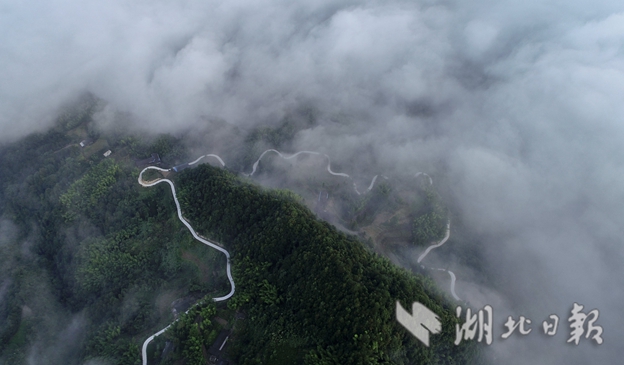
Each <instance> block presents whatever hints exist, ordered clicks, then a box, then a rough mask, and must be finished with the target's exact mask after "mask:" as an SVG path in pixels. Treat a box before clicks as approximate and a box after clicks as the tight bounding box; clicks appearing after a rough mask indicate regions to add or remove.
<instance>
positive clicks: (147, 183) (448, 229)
mask: <svg viewBox="0 0 624 365" xmlns="http://www.w3.org/2000/svg"><path fill="white" fill-rule="evenodd" d="M269 152H275V153H277V154H278V155H279V156H280V157H281V158H283V159H285V160H288V159H291V158H294V157H297V156H298V155H300V154H310V155H317V156H323V157H325V158H327V172H329V173H330V174H331V175H334V176H343V177H346V178H349V179H351V180H352V181H353V179H352V178H351V176H349V175H348V174H345V173H342V172H334V171H332V170H331V159H330V158H329V156H328V155H326V154H322V153H320V152H314V151H299V152H297V153H295V154H293V155H290V156H284V155H283V154H282V153H281V152H279V151H277V150H274V149H268V150H266V151H264V152H262V154H261V155H260V157H259V158H258V160H256V162H255V163H254V164H253V167H252V171H251V173H250V174H245V173H243V175H245V176H252V175H253V174H254V173H255V172H256V170H257V168H258V164H259V163H260V160H261V159H262V157H264V155H265V154H267V153H269ZM204 157H214V158H216V159H217V160H218V161H219V162H220V163H221V166H225V162H223V160H222V159H221V157H219V156H217V155H213V154H207V155H203V156H200V157H199V158H197V159H196V160H194V161H192V162H189V163H188V165H195V164H196V163H198V162H199V161H200V160H201V159H203V158H204ZM147 170H157V171H171V169H163V168H160V167H156V166H148V167H146V168H144V169H143V170H142V171H141V173H140V174H139V178H138V181H139V184H141V186H143V187H150V186H154V185H157V184H160V183H161V182H166V183H168V184H169V186H170V187H171V193H172V194H173V200H174V201H175V204H176V209H177V211H178V218H179V219H180V221H181V222H182V223H183V224H184V225H185V226H186V227H187V228H188V229H189V231H191V234H192V235H193V237H194V238H195V239H196V240H198V241H200V242H201V243H203V244H205V245H207V246H210V247H212V248H214V249H216V250H218V251H221V252H223V253H224V254H225V257H226V258H227V276H228V279H229V280H230V285H231V287H232V290H230V292H229V293H228V294H227V295H225V296H222V297H218V298H213V300H214V301H215V302H220V301H224V300H227V299H229V298H231V297H232V295H234V290H235V286H234V279H233V278H232V272H231V265H230V253H229V252H228V251H227V250H226V249H224V248H222V247H220V246H218V245H216V244H215V243H212V242H210V241H208V240H206V239H204V238H202V237H200V236H199V235H198V234H197V232H195V230H194V229H193V227H192V226H191V225H190V224H189V223H188V222H187V221H186V219H184V217H183V216H182V210H181V209H180V202H179V201H178V197H177V196H176V190H175V186H174V185H173V182H172V181H171V180H169V179H164V178H160V179H157V180H153V181H143V173H144V172H145V171H147ZM420 175H424V176H426V177H427V178H429V184H430V185H433V180H432V179H431V176H429V175H427V174H426V173H424V172H418V173H416V174H415V175H414V177H418V176H420ZM379 176H381V177H383V178H384V179H386V180H387V179H388V178H387V177H386V176H383V175H375V176H374V177H373V179H372V181H371V183H370V185H369V186H368V189H366V191H365V193H367V192H369V191H371V190H372V188H373V186H374V185H375V182H376V181H377V177H379ZM353 188H354V190H355V192H356V193H357V194H358V195H361V193H360V192H359V191H358V189H357V186H356V184H355V182H353ZM450 233H451V221H450V220H449V222H448V223H447V226H446V235H445V236H444V238H443V239H442V240H441V241H440V242H439V243H437V244H434V245H431V246H429V247H428V248H427V250H425V252H424V253H423V254H421V255H420V257H419V258H418V263H420V262H421V261H422V260H423V259H424V258H425V256H427V254H429V252H430V251H431V250H433V249H434V248H437V247H440V246H442V245H443V244H444V243H446V241H447V240H448V239H449V237H450ZM421 266H422V265H421ZM422 267H424V266H422ZM436 270H440V271H447V272H448V273H449V275H450V276H451V294H452V295H453V297H454V298H455V299H456V300H460V299H459V297H458V296H457V294H456V293H455V281H456V278H455V274H454V273H453V272H452V271H450V270H446V269H441V268H438V269H436ZM189 310H190V308H189ZM187 312H188V310H187ZM173 323H175V321H174V322H173ZM173 323H171V324H170V325H168V326H167V327H165V328H163V329H162V330H160V331H158V332H156V333H154V334H153V335H151V336H150V337H148V338H147V340H145V342H143V347H142V349H141V357H142V361H143V365H147V345H149V343H150V342H152V340H154V338H155V337H158V336H160V335H161V334H163V333H164V332H165V331H166V330H167V329H168V328H169V327H171V325H172V324H173Z"/></svg>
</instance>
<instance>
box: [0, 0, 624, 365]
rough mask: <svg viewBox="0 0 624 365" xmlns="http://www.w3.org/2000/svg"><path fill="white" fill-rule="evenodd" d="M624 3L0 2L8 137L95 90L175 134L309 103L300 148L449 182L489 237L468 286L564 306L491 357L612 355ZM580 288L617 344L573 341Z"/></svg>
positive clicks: (361, 174) (146, 124)
mask: <svg viewBox="0 0 624 365" xmlns="http://www.w3.org/2000/svg"><path fill="white" fill-rule="evenodd" d="M623 8H624V7H623V6H622V5H621V2H619V1H608V0H604V1H598V2H592V3H582V2H576V3H570V2H563V1H554V0H551V1H548V2H543V1H530V2H517V1H496V2H494V1H484V0H483V1H479V2H454V1H424V2H421V3H419V4H415V3H413V2H402V1H392V2H377V1H368V2H362V3H355V2H347V1H345V2H340V3H336V2H329V1H307V2H305V3H292V2H284V1H269V0H266V1H262V2H254V3H247V2H243V1H230V2H216V1H211V2H205V1H186V2H160V1H159V2H132V3H127V2H118V1H111V2H107V3H106V4H104V3H98V2H94V1H87V2H84V1H83V2H80V3H77V2H74V1H70V0H65V1H60V0H57V1H51V2H48V3H46V4H39V3H36V4H35V3H34V2H20V3H16V4H5V5H2V8H1V10H0V34H3V42H0V55H1V56H0V70H2V71H0V125H1V126H2V136H0V139H2V140H9V139H15V138H17V137H19V136H23V135H24V134H26V133H29V132H31V131H34V130H40V129H43V128H45V127H46V126H48V125H49V124H50V123H51V121H52V119H53V116H54V112H55V110H57V108H58V107H59V106H60V105H61V104H62V102H64V101H65V100H67V99H68V98H70V97H71V96H73V95H76V94H78V93H80V92H83V91H91V92H93V93H94V94H96V95H98V96H99V97H101V98H103V99H104V100H106V101H107V102H108V106H107V107H106V108H104V109H103V110H102V111H101V112H100V113H99V114H98V120H99V121H100V122H101V123H102V124H106V123H110V121H111V120H113V119H114V118H117V117H118V114H116V113H117V112H126V113H128V114H126V115H131V117H129V118H128V119H127V120H133V123H134V125H135V126H136V127H137V128H143V129H147V128H149V129H150V130H156V131H162V132H175V131H180V130H183V129H185V128H197V127H202V128H203V127H205V125H206V123H207V122H206V121H207V120H225V121H226V122H227V123H229V124H231V125H234V126H239V127H242V128H247V127H253V126H255V125H259V124H264V123H268V122H270V121H272V120H279V119H280V118H281V116H283V115H284V113H286V112H287V111H288V110H292V109H293V108H295V107H296V106H297V105H299V104H310V105H314V106H315V107H316V109H317V110H319V111H320V113H319V123H318V124H317V125H316V126H314V127H313V128H310V129H307V130H304V131H301V132H300V133H299V134H298V135H297V136H296V138H295V143H294V145H295V146H294V147H296V148H297V149H311V150H318V151H322V152H323V153H327V154H329V155H330V156H332V159H333V160H335V162H336V163H337V164H340V166H342V167H343V168H345V169H347V170H348V171H345V172H347V173H349V174H351V175H354V176H355V178H356V179H361V180H362V181H364V180H366V179H367V178H368V179H369V178H370V176H372V175H369V174H375V173H377V172H381V173H384V174H392V173H395V174H407V173H413V172H416V171H422V170H425V171H428V172H431V174H432V175H433V176H434V177H435V178H437V177H440V180H442V181H441V182H440V183H441V184H446V185H448V186H447V188H448V189H447V191H448V192H449V193H448V194H449V196H448V198H449V199H451V198H452V200H453V204H454V206H456V207H457V209H458V211H459V214H461V215H462V217H463V219H465V220H466V222H467V225H468V226H469V227H470V228H471V230H472V231H473V233H475V234H476V235H478V236H479V237H480V238H481V240H480V248H479V249H480V250H481V251H482V252H483V255H484V256H483V257H485V258H486V260H485V262H483V263H482V265H483V267H482V268H479V269H478V270H477V271H481V272H482V274H484V275H487V276H488V277H490V278H496V280H494V279H492V281H493V283H491V285H492V287H483V286H482V285H481V281H479V280H480V279H478V275H479V274H477V273H475V272H474V271H475V268H469V267H462V264H461V262H460V261H457V263H454V264H453V265H455V266H456V267H455V269H457V273H458V292H461V291H462V290H463V291H464V294H465V296H466V297H467V298H474V299H473V300H474V301H475V302H480V303H485V302H488V301H489V302H490V303H492V305H493V306H494V305H495V311H496V312H495V314H498V315H499V316H501V317H499V318H500V319H503V320H504V318H503V317H506V316H507V315H513V316H516V317H517V316H519V315H521V314H523V313H524V312H523V311H526V312H527V313H531V314H532V315H534V316H535V320H534V323H535V324H537V322H540V323H541V317H544V318H545V317H546V316H547V315H548V314H551V313H553V312H557V313H558V314H559V315H560V317H561V323H560V326H559V334H558V335H557V336H556V337H554V338H552V339H544V340H540V338H539V337H535V339H534V338H533V337H531V336H527V338H526V339H524V338H519V337H518V336H514V337H512V338H510V339H509V340H507V341H500V340H495V344H494V345H493V346H492V351H491V352H492V356H493V357H495V358H496V362H498V363H506V364H528V363H536V362H537V363H551V364H576V363H579V364H580V363H616V362H617V360H616V359H619V357H618V356H619V355H618V353H619V352H618V346H617V342H618V341H619V340H622V339H624V333H623V330H622V329H621V328H624V323H623V322H624V321H622V319H621V318H622V317H621V315H619V303H622V302H623V300H624V293H623V292H622V290H621V289H620V288H619V286H620V284H621V283H622V282H623V279H624V271H623V270H622V268H621V264H620V263H621V262H622V259H623V258H624V252H623V249H622V247H623V246H622V244H621V237H622V233H623V232H622V228H621V227H623V226H624V225H623V223H624V217H623V213H622V208H621V207H622V206H624V205H623V204H622V203H624V189H623V188H622V186H623V185H622V184H621V181H622V178H623V177H624V158H623V157H622V156H623V155H622V153H621V147H620V146H621V141H622V140H624V138H623V137H624V125H623V124H622V120H623V117H624V107H623V106H622V103H621V96H622V95H624V61H623V60H624V58H623V57H622V56H623V54H622V46H621V45H622V42H623V41H624V25H623V24H624V9H623ZM116 115H117V117H116ZM124 120H125V119H124ZM219 135H221V132H219ZM210 138H211V136H210V133H207V134H206V141H205V142H206V146H209V145H210V144H209V142H210ZM215 141H216V142H218V138H217V137H215ZM207 148H209V147H207ZM206 152H211V151H206ZM202 153H203V152H202ZM436 173H437V175H436ZM437 181H438V180H436V182H437ZM358 183H359V180H358ZM460 243H461V242H455V244H460ZM462 273H463V274H464V276H461V274H462ZM497 280H498V281H497ZM477 282H478V283H479V284H477ZM462 286H463V288H462ZM575 301H576V302H580V303H582V304H585V305H586V306H588V308H587V309H591V308H598V309H600V310H601V316H600V319H599V321H598V322H599V323H600V324H602V325H603V326H604V328H605V333H604V338H605V343H604V344H603V345H601V346H592V345H591V344H589V343H584V344H582V345H579V346H578V347H575V346H571V345H569V344H565V339H566V335H567V332H568V331H567V325H568V323H566V322H565V320H566V319H567V316H566V312H568V311H569V310H570V309H571V306H572V304H573V302H575ZM538 319H539V320H538ZM535 327H536V329H534V331H537V325H536V326H535ZM499 333H500V332H499ZM586 342H588V341H586ZM547 347H548V348H547Z"/></svg>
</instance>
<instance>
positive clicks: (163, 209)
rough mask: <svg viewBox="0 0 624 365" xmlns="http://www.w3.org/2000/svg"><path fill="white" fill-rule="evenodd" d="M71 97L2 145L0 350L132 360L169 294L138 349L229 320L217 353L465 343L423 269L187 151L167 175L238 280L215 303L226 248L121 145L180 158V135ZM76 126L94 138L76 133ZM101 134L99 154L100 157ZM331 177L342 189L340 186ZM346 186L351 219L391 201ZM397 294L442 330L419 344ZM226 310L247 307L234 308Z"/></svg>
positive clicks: (293, 357) (221, 289)
mask: <svg viewBox="0 0 624 365" xmlns="http://www.w3.org/2000/svg"><path fill="white" fill-rule="evenodd" d="M85 100H86V101H85V102H84V104H80V105H82V106H81V107H80V108H78V109H77V111H76V112H75V114H71V113H69V112H68V113H67V114H64V116H63V117H62V118H61V119H60V120H59V124H58V126H57V127H55V128H53V129H52V130H51V131H49V132H47V133H45V134H36V135H32V136H29V137H28V138H26V139H24V140H21V141H19V142H16V143H13V144H10V145H6V146H2V148H0V267H2V268H3V270H2V272H1V273H0V323H2V325H1V326H0V363H7V364H24V363H27V362H29V361H30V362H35V363H38V362H42V363H43V362H45V363H51V364H83V363H85V362H87V361H89V360H95V361H96V362H97V361H100V360H104V361H105V362H108V363H113V364H140V349H141V345H142V343H143V341H144V340H145V339H146V338H147V337H148V336H150V335H151V334H153V333H154V332H156V331H158V330H160V329H162V328H164V327H165V326H167V325H168V324H170V323H172V322H173V321H174V315H173V314H172V311H171V309H172V302H174V301H176V300H178V299H184V302H185V305H184V306H183V307H184V308H182V309H179V310H178V312H180V313H182V312H184V311H185V310H186V309H187V308H188V306H190V305H192V304H193V303H195V302H198V300H199V304H198V305H197V306H194V307H191V309H190V310H189V311H188V313H186V314H181V315H180V318H179V320H178V321H177V322H175V324H174V325H172V326H171V327H170V329H169V330H168V331H167V332H165V334H163V335H162V336H160V337H159V338H157V339H156V340H155V341H154V342H153V343H152V344H151V345H150V347H149V348H148V355H149V357H150V359H151V360H153V361H152V362H158V363H159V364H161V365H164V364H201V363H205V360H206V352H205V351H206V349H207V348H209V347H210V346H211V345H212V343H213V342H214V341H215V339H216V337H217V335H218V334H219V332H220V331H221V330H222V329H227V330H231V331H232V335H231V341H230V342H229V347H230V348H229V354H228V356H230V357H231V358H232V359H234V360H236V362H237V363H238V364H240V365H245V364H277V365H279V364H301V363H303V364H309V365H316V364H319V365H320V364H380V363H394V364H464V363H467V362H468V361H469V360H470V359H472V358H473V356H474V353H475V352H476V351H477V347H476V346H475V345H474V343H463V344H462V345H460V346H454V345H453V340H454V336H455V333H454V328H455V327H454V325H455V323H457V319H456V318H455V316H454V311H453V308H454V306H453V304H452V303H451V302H450V301H449V300H448V298H446V297H445V296H444V295H443V294H441V292H440V291H438V290H437V289H436V288H435V286H434V284H433V282H432V281H430V280H429V279H427V278H425V277H423V276H420V275H413V274H411V273H408V272H407V271H405V270H402V269H399V268H397V267H395V266H393V265H392V264H391V263H390V262H389V261H388V260H386V259H384V258H382V257H379V256H376V255H374V254H372V253H371V252H370V251H368V250H367V249H366V248H365V247H364V245H362V243H361V242H359V241H358V240H356V239H355V238H354V237H350V236H346V235H344V234H342V233H339V232H337V231H336V230H335V229H334V228H333V227H331V226H330V225H329V224H327V223H325V222H321V221H318V220H317V219H316V218H315V216H314V215H313V214H312V213H311V212H310V211H309V210H308V209H307V208H305V207H304V206H303V205H302V201H301V199H300V198H299V197H298V196H297V195H295V194H293V193H292V192H290V191H287V190H273V191H265V190H263V189H262V188H259V187H257V186H254V185H251V184H249V183H247V182H244V181H243V180H241V179H239V178H237V177H235V176H234V175H233V174H231V173H229V172H227V171H225V170H223V169H217V168H212V167H210V166H208V165H200V166H198V167H197V168H193V169H188V170H185V171H184V172H183V173H181V174H179V175H178V176H177V177H176V181H175V182H176V185H177V187H178V188H179V190H178V194H179V198H180V201H181V203H182V205H183V210H184V213H185V216H186V217H187V218H189V220H190V221H191V222H193V225H194V226H195V227H196V229H197V230H198V231H199V232H201V233H202V234H203V235H205V236H207V237H209V238H212V239H214V240H216V241H218V242H221V243H223V244H224V245H225V246H226V247H227V248H228V250H230V252H231V253H232V254H233V257H232V263H233V274H234V279H235V281H236V288H237V291H236V294H235V295H234V297H233V298H231V299H230V300H228V302H227V303H221V304H219V305H220V306H215V303H213V302H212V301H211V300H210V298H211V297H213V296H220V295H223V294H224V293H227V292H228V290H229V282H228V280H227V278H226V276H225V258H224V256H223V255H222V254H221V253H219V252H217V251H216V250H212V249H208V248H206V247H205V246H204V245H203V244H201V243H199V242H197V241H196V240H194V239H193V238H192V237H191V235H190V234H189V232H188V231H187V229H186V228H185V227H184V226H183V225H182V223H181V222H179V220H178V218H177V215H176V212H175V204H174V202H173V199H172V197H171V192H170V190H169V187H168V186H167V185H165V184H162V185H158V186H154V187H151V188H142V187H140V186H139V185H138V184H137V177H138V173H139V170H138V169H137V168H136V167H135V163H134V159H138V158H145V157H147V156H149V155H150V154H151V153H152V152H156V153H159V154H160V156H161V158H162V160H163V164H168V165H173V164H175V163H177V162H181V161H185V159H186V156H185V153H186V152H185V149H184V147H183V145H182V144H181V143H180V140H179V139H176V138H174V137H171V136H166V135H163V136H159V137H157V138H155V139H154V140H151V141H149V140H145V139H141V138H139V137H137V136H127V135H115V136H111V135H107V134H104V133H101V132H98V131H97V130H96V129H95V128H93V126H91V123H90V118H91V115H92V114H93V113H94V112H95V109H96V108H97V103H96V101H94V100H92V99H89V98H87V99H85ZM89 100H90V101H89ZM304 114H305V113H304ZM306 118H307V117H305V115H304V117H301V118H300V119H302V120H303V121H304V122H305V123H311V122H312V121H313V115H312V113H310V115H309V118H308V119H306ZM301 123H303V122H301V120H295V121H294V122H293V121H291V120H289V119H286V120H285V121H284V123H283V124H282V126H281V127H279V128H277V129H276V130H274V131H259V132H257V133H256V137H253V136H252V137H250V138H252V140H250V143H251V144H253V145H254V146H256V147H258V146H259V144H257V143H256V142H258V141H260V142H262V143H272V144H275V146H278V145H281V144H283V143H287V141H288V140H289V139H290V138H292V136H293V135H294V133H296V130H297V128H299V126H300V125H302V124H301ZM87 137H91V138H93V139H94V142H95V143H94V144H93V145H91V146H89V147H85V148H80V147H79V146H78V142H80V141H81V140H83V139H85V138H87ZM254 138H255V139H254ZM262 143H260V144H262ZM103 148H106V149H108V148H110V149H111V150H113V155H111V157H109V158H104V157H103V156H102V153H101V152H102V151H101V150H102V149H103ZM255 157H256V158H257V155H256V156H255ZM158 176H159V175H158V173H153V174H152V175H151V176H149V178H150V179H152V178H157V177H158ZM328 189H329V188H328ZM335 189H336V195H338V194H340V193H344V194H345V196H346V195H347V191H350V190H349V189H350V185H349V184H347V183H346V182H340V185H339V186H338V187H336V188H335ZM348 194H351V195H349V199H354V200H353V201H354V206H355V208H353V211H352V215H351V218H353V217H355V218H353V221H354V222H355V223H356V224H364V223H367V222H370V221H371V220H372V219H374V216H375V214H378V212H379V210H383V209H389V208H388V207H389V206H391V205H392V204H396V203H395V200H390V198H388V196H390V195H391V194H392V188H391V187H390V186H389V185H387V184H384V183H381V184H379V185H378V186H377V187H376V188H375V189H374V191H373V192H372V194H370V195H368V196H366V197H363V198H362V199H361V200H355V198H353V197H352V195H353V193H352V192H349V193H348ZM432 194H433V193H432ZM393 199H394V198H393ZM436 199H437V198H436V196H434V195H432V197H431V199H430V201H429V203H427V204H428V205H427V204H425V205H424V208H423V210H422V211H418V213H419V214H420V213H422V214H421V215H425V214H429V213H431V212H435V213H436V214H438V217H437V218H436V217H433V218H436V219H432V220H430V221H431V222H433V223H427V222H429V221H427V222H426V223H427V224H429V225H436V224H438V225H439V223H440V219H438V218H439V217H440V216H442V217H445V216H446V214H445V212H444V211H443V209H442V208H437V207H438V203H437V201H438V200H436ZM440 209H442V210H440ZM395 220H396V219H395ZM443 223H444V222H443ZM419 226H420V225H419ZM427 232H428V231H427ZM425 233H426V232H425ZM427 234H429V233H427ZM435 234H439V232H437V233H436V231H434V232H433V233H431V234H430V235H435ZM415 235H416V233H415ZM200 299H201V300H200ZM397 300H399V301H400V302H401V303H402V305H403V306H404V307H406V308H407V307H409V306H410V304H411V303H412V302H413V301H419V302H421V303H423V304H425V305H426V306H427V307H428V308H430V309H432V310H433V311H435V312H436V313H437V314H438V315H439V316H440V317H441V320H442V326H443V329H444V331H445V332H444V333H443V334H442V335H438V336H434V337H433V338H432V343H431V347H430V348H427V347H425V346H423V345H422V344H421V343H420V342H418V341H417V340H416V339H415V338H414V337H413V336H412V335H411V334H409V333H408V332H407V331H406V330H405V329H404V328H402V327H401V326H400V325H399V324H398V323H397V322H396V319H395V318H394V317H395V314H394V308H395V302H396V301H397ZM237 310H238V311H241V312H243V313H245V316H246V319H244V320H238V321H236V320H233V317H234V312H235V311H237ZM215 314H216V315H218V316H220V317H222V318H225V319H226V320H227V321H228V325H225V326H224V325H223V324H220V323H219V322H217V321H216V319H215ZM232 323H235V324H232ZM167 343H169V344H170V345H167ZM167 346H169V347H167ZM167 348H168V349H167ZM163 353H164V355H163Z"/></svg>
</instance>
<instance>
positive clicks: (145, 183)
mask: <svg viewBox="0 0 624 365" xmlns="http://www.w3.org/2000/svg"><path fill="white" fill-rule="evenodd" d="M206 156H215V157H217V158H218V159H219V161H221V163H223V160H221V158H219V156H216V155H204V156H202V157H200V158H198V159H197V160H195V161H193V162H192V163H190V164H189V165H191V164H195V163H197V162H198V161H199V160H200V159H202V158H204V157H206ZM223 165H224V166H225V164H223ZM147 170H157V171H170V169H162V168H160V167H156V166H148V167H146V168H144V169H143V170H142V171H141V173H140V174H139V179H138V180H139V184H141V186H143V187H150V186H154V185H157V184H160V183H162V182H166V183H167V184H169V186H171V193H172V194H173V200H174V201H175V204H176V209H177V210H178V218H179V219H180V221H181V222H182V223H183V224H184V225H185V226H186V228H188V229H189V231H191V234H192V235H193V237H194V238H195V239H196V240H198V241H199V242H201V243H203V244H205V245H207V246H210V247H212V248H214V249H215V250H218V251H220V252H223V253H224V254H225V257H226V259H227V277H228V279H229V280H230V285H231V286H232V289H231V290H230V292H229V293H228V294H226V295H224V296H222V297H218V298H213V300H214V301H215V302H221V301H224V300H227V299H229V298H231V297H232V295H234V290H235V286H234V279H233V278H232V268H231V265H230V253H229V252H228V251H227V250H226V249H224V248H223V247H220V246H218V245H216V244H214V243H212V242H210V241H208V240H206V239H204V238H202V237H200V236H199V235H198V234H197V232H195V230H194V229H193V227H192V226H191V224H190V223H189V222H187V220H186V219H184V217H183V216H182V210H181V209H180V202H179V201H178V197H177V196H176V190H175V186H174V185H173V182H172V181H171V180H169V179H158V180H153V181H143V173H144V172H145V171H147ZM173 323H175V322H173ZM173 323H172V324H173ZM169 327H171V324H170V325H169V326H167V327H165V328H163V329H162V330H160V331H158V332H156V333H154V334H153V335H151V336H150V337H149V338H148V339H147V340H145V342H143V347H142V348H141V357H142V360H143V365H147V345H149V343H150V342H152V340H153V339H154V337H157V336H159V335H161V334H162V333H163V332H165V331H166V330H167V329H168V328H169Z"/></svg>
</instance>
